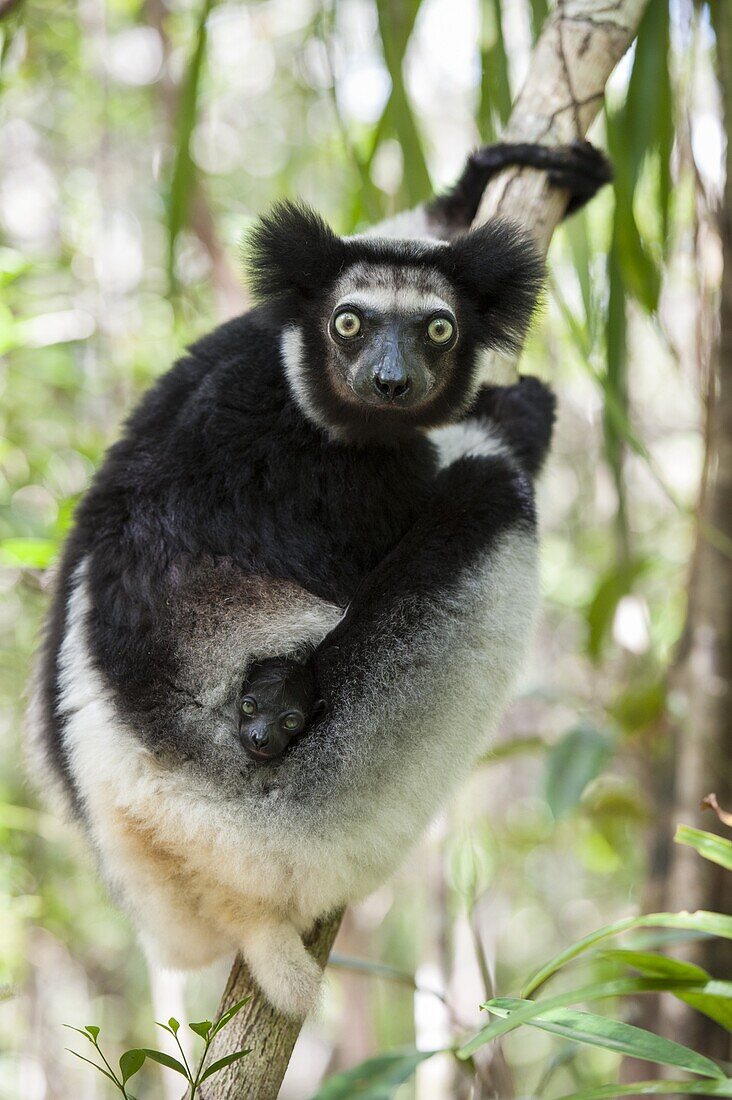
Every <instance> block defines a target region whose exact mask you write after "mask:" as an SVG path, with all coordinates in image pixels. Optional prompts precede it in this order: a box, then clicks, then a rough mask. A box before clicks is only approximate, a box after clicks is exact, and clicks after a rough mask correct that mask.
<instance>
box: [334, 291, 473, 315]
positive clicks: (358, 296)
mask: <svg viewBox="0 0 732 1100" xmlns="http://www.w3.org/2000/svg"><path fill="white" fill-rule="evenodd" d="M344 305H349V306H360V307H361V308H363V309H365V310H369V309H372V310H374V311H376V312H381V313H397V314H402V315H409V314H414V313H417V314H424V315H427V314H429V313H435V312H436V311H437V310H440V309H450V308H451V307H450V306H449V305H448V304H447V302H446V301H445V300H444V298H440V297H439V295H437V294H430V293H429V292H428V291H424V290H420V289H419V288H418V287H412V286H409V285H408V284H407V285H395V286H391V287H386V286H375V287H371V288H370V289H369V290H354V291H351V293H348V292H347V293H346V294H345V295H343V296H342V297H341V299H340V301H339V302H338V303H337V304H336V307H335V308H336V309H338V307H339V306H344Z"/></svg>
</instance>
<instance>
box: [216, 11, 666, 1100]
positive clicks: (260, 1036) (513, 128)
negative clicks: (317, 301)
mask: <svg viewBox="0 0 732 1100" xmlns="http://www.w3.org/2000/svg"><path fill="white" fill-rule="evenodd" d="M647 2H648V0H560V3H559V5H558V7H557V9H556V11H555V12H554V13H553V14H552V15H551V16H550V17H549V18H548V19H547V21H546V24H545V25H544V28H543V29H542V32H541V35H540V36H539V39H538V41H537V43H536V46H535V48H534V52H533V55H532V58H531V64H530V67H529V75H528V77H527V80H526V83H525V84H524V87H523V89H522V90H521V93H520V95H519V97H518V99H517V101H516V104H515V107H514V110H513V113H512V115H511V119H510V121H509V124H508V129H507V131H506V134H505V139H506V140H510V141H540V142H543V143H544V144H548V145H559V144H565V143H567V142H570V141H572V140H573V139H575V138H583V137H584V136H585V134H586V133H587V129H588V127H589V125H590V123H591V122H592V121H593V119H594V118H595V116H596V115H597V112H598V111H599V109H600V106H601V104H602V101H603V95H604V90H605V84H606V82H607V79H608V77H609V76H610V73H611V72H612V70H613V69H614V67H615V65H616V64H617V62H618V61H619V60H620V58H621V57H622V55H623V54H624V53H625V51H626V50H627V49H628V47H629V46H630V43H631V42H632V40H633V38H634V37H635V33H636V31H637V28H638V24H639V22H640V19H641V16H642V14H643V12H644V10H645V8H646V5H647ZM567 201H568V196H567V195H564V194H562V193H561V192H558V191H557V190H556V189H552V188H550V187H549V186H548V185H547V182H546V175H545V173H543V172H540V171H536V170H534V169H530V168H521V169H515V168H510V169H507V170H506V171H505V172H502V173H501V174H500V176H498V177H497V178H496V179H495V180H494V181H492V183H491V184H490V186H489V187H488V188H487V189H486V193H485V195H484V197H483V202H482V203H481V207H480V210H479V212H478V217H477V219H476V224H480V223H482V222H484V221H486V220H488V218H491V217H493V216H495V215H496V214H500V215H501V216H502V217H506V218H510V219H512V220H513V221H516V222H519V223H521V224H523V225H525V226H526V227H527V228H529V229H530V230H531V231H532V232H533V233H534V235H535V237H536V240H537V242H538V244H539V245H540V247H541V248H542V249H543V250H544V251H546V249H547V248H548V246H549V241H550V239H551V236H552V233H553V232H554V229H555V228H556V226H557V225H558V224H559V222H560V220H561V218H562V215H563V214H564V211H565V209H566V205H567ZM503 362H504V365H503V366H502V365H501V362H500V361H499V360H498V359H497V358H496V360H495V361H494V362H493V363H492V364H491V368H490V371H491V375H492V376H494V375H495V376H499V375H500V374H501V373H502V374H503V375H504V376H505V374H506V367H505V360H504V361H503ZM515 369H516V368H515V363H514V364H513V365H512V366H511V367H510V369H509V373H510V372H511V371H513V372H514V373H515ZM339 919H340V918H335V919H334V920H332V921H331V922H329V923H328V924H327V925H324V926H323V928H322V929H321V930H320V933H319V935H318V937H317V949H315V944H314V954H316V957H318V958H319V959H320V961H322V962H323V963H324V962H325V960H326V959H327V957H328V954H329V952H330V948H331V945H332V943H333V940H334V939H335V935H336V932H337V928H338V922H339ZM253 990H254V996H253V999H252V1000H251V1002H250V1003H249V1004H248V1005H247V1006H246V1008H245V1009H244V1010H243V1011H242V1013H241V1014H240V1016H239V1017H237V1021H236V1026H235V1025H234V1024H232V1025H231V1026H230V1028H227V1030H226V1031H225V1032H223V1034H222V1042H221V1043H220V1044H219V1046H218V1049H217V1051H216V1055H215V1056H216V1057H222V1056H223V1055H224V1054H226V1053H228V1052H230V1051H232V1050H235V1049H237V1047H239V1046H241V1045H245V1046H251V1047H252V1050H253V1054H252V1055H251V1056H250V1057H249V1058H245V1059H243V1060H242V1061H241V1062H236V1063H234V1064H233V1065H232V1066H230V1067H229V1068H228V1069H227V1070H226V1071H224V1072H223V1073H221V1074H218V1075H216V1076H214V1077H212V1078H211V1081H210V1090H209V1092H208V1093H207V1094H206V1098H207V1100H234V1097H237V1098H240V1097H243V1096H246V1097H247V1100H275V1098H276V1096H277V1093H278V1090H279V1087H280V1084H281V1082H282V1079H283V1077H284V1075H285V1070H286V1069H287V1064H288V1062H289V1059H290V1055H291V1053H292V1049H293V1046H294V1044H295V1040H296V1039H297V1035H298V1033H299V1030H300V1025H299V1024H294V1023H293V1022H292V1021H291V1020H287V1019H285V1018H284V1017H282V1016H279V1015H278V1014H277V1013H276V1012H274V1010H273V1009H272V1008H271V1007H270V1006H269V1005H267V1004H266V1002H265V1001H264V999H263V998H262V996H261V994H260V993H259V992H257V991H256V989H255V988H254V987H253V986H252V984H251V979H250V976H249V973H248V971H247V969H246V967H245V966H244V965H243V964H242V963H241V962H240V961H239V960H237V962H236V963H235V964H234V969H233V970H232V972H231V976H230V978H229V982H228V985H227V987H226V991H225V993H224V996H223V999H222V1002H221V1010H222V1011H224V1010H226V1009H227V1008H228V1007H229V1006H230V1005H232V1004H234V1003H236V1001H238V1000H241V999H242V998H243V997H245V996H246V995H247V994H248V993H249V992H252V991H253Z"/></svg>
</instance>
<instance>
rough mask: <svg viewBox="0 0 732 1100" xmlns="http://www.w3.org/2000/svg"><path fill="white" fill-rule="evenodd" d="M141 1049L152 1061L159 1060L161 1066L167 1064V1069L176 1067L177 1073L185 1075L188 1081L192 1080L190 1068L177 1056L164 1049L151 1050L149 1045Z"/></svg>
mask: <svg viewBox="0 0 732 1100" xmlns="http://www.w3.org/2000/svg"><path fill="white" fill-rule="evenodd" d="M141 1051H142V1053H143V1054H144V1055H145V1057H146V1058H149V1059H150V1061H151V1062H157V1063H158V1065H159V1066H165V1067H166V1068H167V1069H174V1070H175V1072H176V1073H180V1075H181V1077H185V1079H186V1081H190V1077H189V1076H188V1070H187V1069H186V1067H185V1066H184V1065H183V1063H182V1062H179V1061H178V1059H177V1058H173V1057H172V1055H170V1054H166V1053H165V1052H164V1051H162V1050H150V1049H149V1048H148V1047H142V1048H141Z"/></svg>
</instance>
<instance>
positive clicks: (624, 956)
mask: <svg viewBox="0 0 732 1100" xmlns="http://www.w3.org/2000/svg"><path fill="white" fill-rule="evenodd" d="M598 954H599V955H600V956H601V957H602V958H603V959H611V960H612V961H614V962H621V963H625V964H626V965H627V966H632V967H633V969H634V970H639V971H640V972H641V974H645V975H646V976H647V977H649V978H673V979H675V980H676V981H687V982H688V981H692V982H707V981H709V978H710V975H709V974H708V973H707V971H706V970H704V968H703V967H701V966H697V965H696V963H690V962H684V961H682V960H681V959H670V958H669V957H668V956H667V955H657V954H656V953H655V952H653V951H629V950H626V949H624V948H622V947H614V948H609V949H608V950H605V951H600V952H598Z"/></svg>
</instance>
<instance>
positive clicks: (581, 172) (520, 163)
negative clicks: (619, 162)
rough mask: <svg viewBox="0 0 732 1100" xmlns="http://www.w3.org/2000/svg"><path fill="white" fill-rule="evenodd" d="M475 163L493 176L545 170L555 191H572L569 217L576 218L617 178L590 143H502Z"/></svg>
mask: <svg viewBox="0 0 732 1100" xmlns="http://www.w3.org/2000/svg"><path fill="white" fill-rule="evenodd" d="M472 160H473V162H474V164H475V165H476V166H477V167H478V168H480V169H482V170H483V171H487V172H489V174H490V175H491V176H493V175H495V174H496V173H497V172H500V171H501V170H502V169H503V168H510V167H526V168H539V169H542V170H543V171H545V172H547V174H548V177H549V183H550V184H551V185H552V186H553V187H561V188H562V189H563V190H565V191H569V194H570V200H569V205H568V206H567V214H574V213H575V211H576V210H579V209H580V208H581V207H582V206H584V205H585V203H586V202H589V200H590V199H591V198H592V197H593V196H594V195H596V194H597V192H598V191H599V190H600V188H601V187H604V185H605V184H606V183H610V181H611V180H612V178H613V169H612V165H611V164H610V161H609V160H608V159H607V157H606V156H605V154H604V153H602V152H601V151H600V150H599V149H596V148H595V146H594V145H592V143H591V142H589V141H573V142H571V143H570V144H569V145H554V146H549V145H538V144H534V143H530V142H515V143H514V142H500V143H499V144H497V145H486V146H485V147H484V148H483V149H479V150H478V151H477V152H476V153H474V154H473V157H472Z"/></svg>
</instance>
